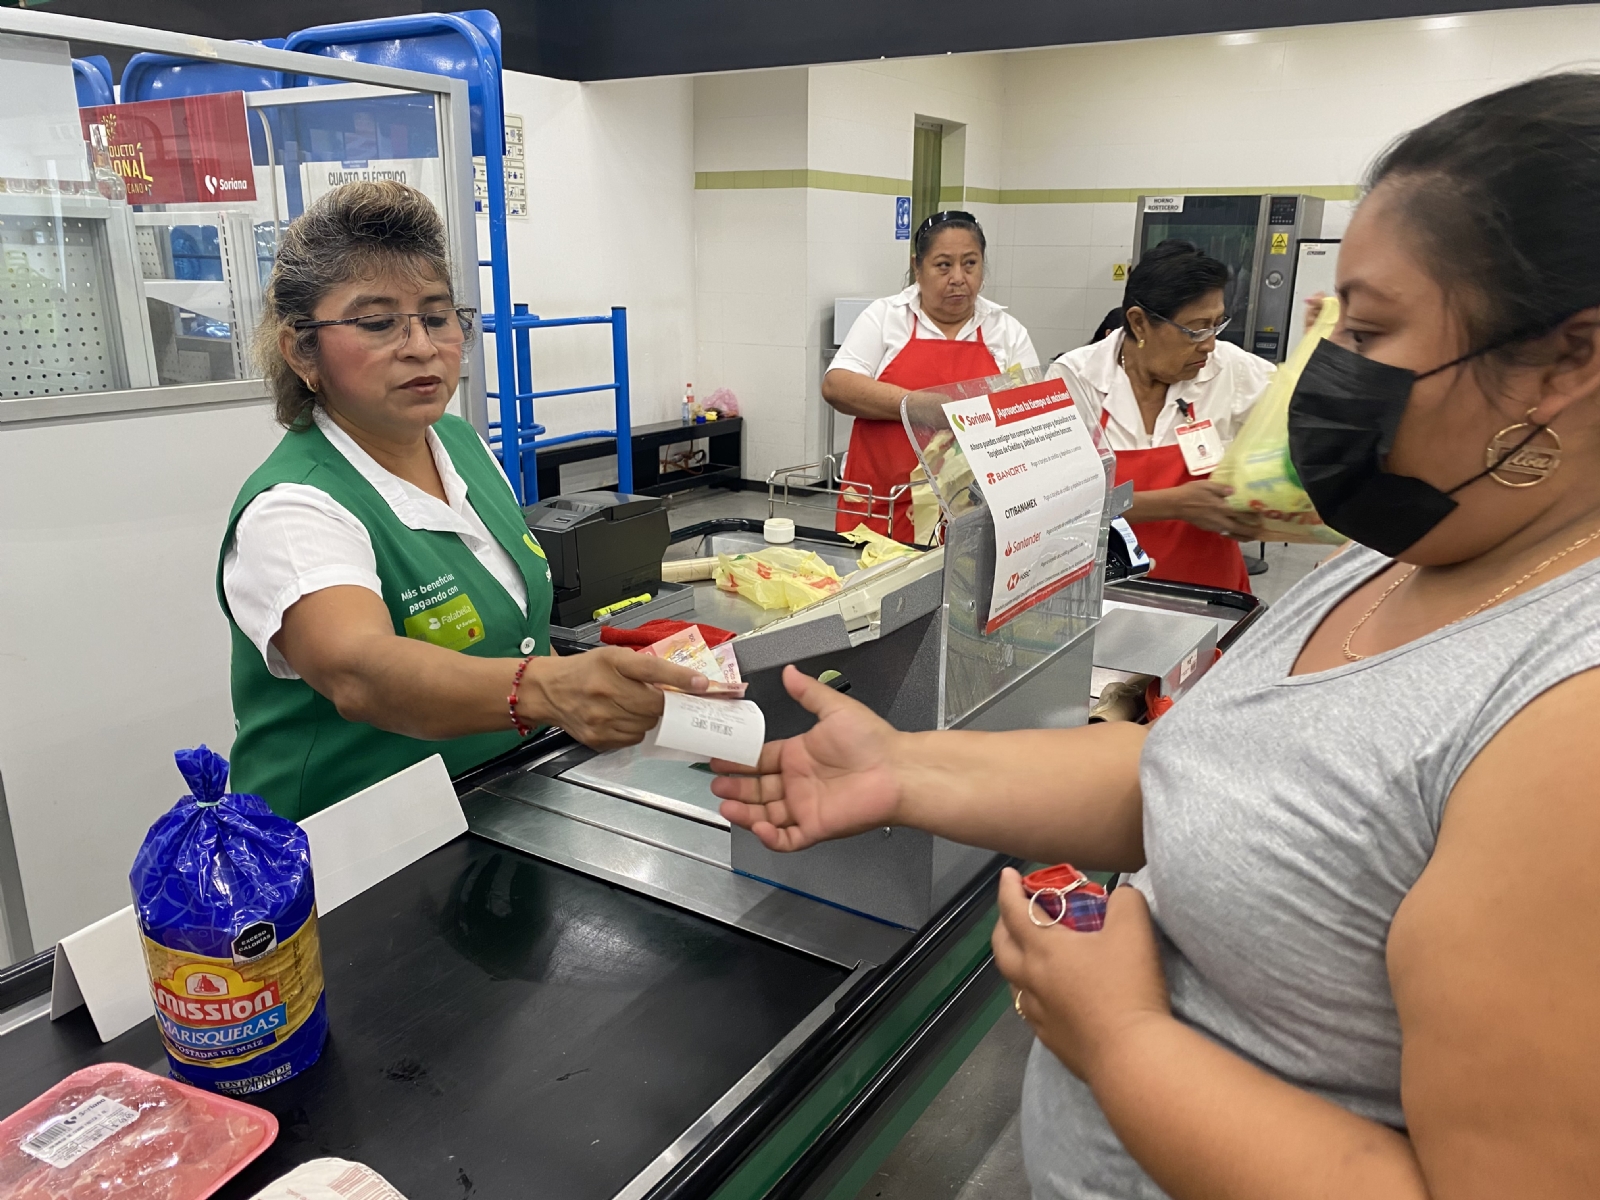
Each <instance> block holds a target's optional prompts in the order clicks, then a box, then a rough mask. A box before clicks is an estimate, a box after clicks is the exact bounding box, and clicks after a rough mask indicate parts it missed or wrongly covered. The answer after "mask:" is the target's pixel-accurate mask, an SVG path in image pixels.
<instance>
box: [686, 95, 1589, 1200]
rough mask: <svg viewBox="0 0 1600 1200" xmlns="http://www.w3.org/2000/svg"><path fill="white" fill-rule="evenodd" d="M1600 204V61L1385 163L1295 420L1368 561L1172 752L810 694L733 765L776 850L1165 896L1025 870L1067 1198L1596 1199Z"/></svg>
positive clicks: (1034, 1104) (1109, 736) (1174, 726)
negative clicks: (1083, 917) (871, 856)
mask: <svg viewBox="0 0 1600 1200" xmlns="http://www.w3.org/2000/svg"><path fill="white" fill-rule="evenodd" d="M1597 218H1600V77H1597V76H1593V75H1587V74H1569V75H1562V76H1552V77H1547V78H1544V79H1539V80H1535V81H1533V82H1531V83H1528V84H1524V85H1521V86H1519V87H1516V88H1511V89H1507V90H1506V91H1503V92H1499V93H1496V94H1494V95H1491V96H1487V97H1484V98H1483V99H1481V100H1477V101H1474V102H1472V103H1470V104H1467V105H1464V106H1462V107H1461V108H1459V109H1456V110H1454V111H1453V112H1450V113H1446V114H1445V115H1444V116H1442V117H1439V118H1438V119H1436V120H1435V121H1433V122H1431V123H1429V124H1428V125H1426V126H1423V127H1422V128H1420V129H1418V130H1415V131H1413V132H1412V133H1411V134H1408V135H1407V136H1406V137H1405V138H1404V139H1402V140H1401V141H1400V142H1399V143H1397V144H1396V145H1395V146H1394V147H1393V148H1392V149H1390V150H1389V151H1388V152H1387V153H1386V154H1385V155H1384V157H1383V158H1382V159H1381V160H1380V162H1379V163H1378V165H1377V166H1376V167H1375V168H1374V171H1373V174H1372V180H1371V187H1370V190H1369V193H1368V197H1367V199H1366V200H1364V201H1363V203H1362V205H1361V207H1360V208H1359V210H1358V211H1357V213H1356V215H1355V217H1354V219H1353V220H1352V222H1351V225H1350V228H1349V231H1348V233H1347V235H1346V239H1345V241H1344V244H1343V247H1342V249H1341V255H1340V261H1339V269H1338V291H1339V299H1340V301H1341V302H1342V311H1341V315H1340V320H1339V325H1338V328H1337V329H1336V330H1335V333H1334V335H1333V337H1332V339H1331V340H1330V341H1328V342H1324V343H1321V344H1319V345H1317V346H1316V348H1315V350H1314V352H1313V353H1312V354H1311V356H1310V359H1309V361H1308V362H1307V363H1306V365H1305V368H1304V371H1303V372H1302V374H1301V375H1300V378H1299V381H1298V383H1297V385H1296V388H1295V392H1294V396H1293V399H1292V402H1291V404H1290V409H1289V445H1290V452H1291V454H1292V456H1293V459H1294V465H1295V467H1296V470H1297V471H1298V473H1299V476H1300V478H1301V480H1302V481H1303V483H1304V485H1305V488H1306V491H1307V493H1308V494H1309V495H1310V497H1311V499H1312V500H1313V501H1314V502H1315V504H1316V507H1317V510H1318V512H1319V513H1320V514H1321V515H1322V517H1323V518H1324V519H1325V520H1326V521H1327V522H1328V524H1329V525H1331V526H1332V527H1333V528H1335V529H1337V530H1339V531H1341V532H1343V533H1345V534H1346V535H1348V536H1349V537H1350V538H1351V539H1352V540H1353V541H1355V542H1357V543H1359V544H1358V545H1356V546H1353V547H1352V548H1350V549H1349V550H1348V551H1346V552H1345V553H1343V554H1341V555H1339V556H1337V557H1336V558H1334V559H1333V560H1332V561H1330V562H1328V563H1326V564H1324V565H1323V566H1322V567H1321V568H1319V569H1318V570H1316V571H1314V572H1313V573H1312V574H1311V575H1310V576H1309V577H1307V578H1306V579H1304V580H1302V581H1301V583H1300V584H1298V585H1297V586H1296V587H1295V588H1294V589H1293V590H1292V591H1291V592H1290V593H1289V594H1288V595H1287V596H1286V597H1285V598H1284V599H1283V600H1282V601H1281V602H1280V603H1279V604H1278V605H1277V606H1276V607H1275V608H1274V610H1273V611H1272V612H1270V613H1268V614H1267V615H1266V617H1265V619H1264V620H1263V621H1262V622H1261V623H1260V624H1259V626H1258V627H1257V628H1255V629H1254V630H1252V631H1250V632H1249V633H1248V634H1247V635H1246V636H1245V637H1244V638H1243V639H1242V640H1241V641H1240V642H1239V644H1238V645H1237V646H1236V647H1235V648H1234V649H1233V650H1231V651H1230V652H1229V653H1228V654H1227V655H1226V656H1225V657H1224V658H1223V659H1222V661H1221V662H1219V663H1218V664H1217V665H1216V666H1215V667H1213V668H1212V670H1211V671H1210V673H1209V674H1208V675H1207V676H1206V677H1205V678H1204V679H1203V680H1202V681H1201V683H1200V684H1199V685H1198V686H1197V687H1196V688H1195V689H1194V690H1193V691H1192V692H1191V694H1189V695H1188V696H1186V697H1185V698H1184V699H1182V700H1181V701H1180V702H1179V703H1178V705H1177V706H1176V707H1175V708H1174V709H1173V710H1172V711H1171V712H1170V713H1168V714H1167V715H1166V716H1164V717H1162V718H1161V719H1160V721H1159V722H1158V723H1157V724H1156V725H1155V726H1154V727H1152V728H1149V729H1148V730H1147V729H1146V728H1145V727H1142V726H1134V725H1125V724H1124V725H1100V726H1094V727H1090V728H1086V729H1073V730H1049V731H1043V730H1041V731H1023V732H1016V733H1002V734H981V733H960V732H944V733H931V734H903V733H898V732H896V731H895V730H893V729H892V728H891V727H890V726H888V725H887V724H886V723H885V722H883V721H882V720H880V719H879V718H877V717H876V716H874V715H873V714H872V713H871V712H870V711H868V710H867V709H865V708H864V707H863V706H861V705H859V704H857V703H855V702H854V701H852V700H850V699H849V698H847V697H844V696H840V695H838V694H837V693H836V692H834V691H833V690H832V689H830V688H827V687H825V686H823V685H821V684H819V683H817V682H816V681H814V680H810V679H808V678H807V677H805V676H803V675H801V674H800V673H799V672H798V671H795V670H793V669H792V668H791V669H789V671H788V672H787V673H786V679H785V682H786V684H787V685H788V687H789V690H790V693H791V694H792V695H793V696H794V697H795V698H796V699H797V700H799V701H800V702H801V703H802V704H804V705H805V706H806V707H807V708H808V709H810V710H811V711H812V712H813V713H815V714H816V715H817V717H818V721H817V724H816V725H815V726H814V727H813V728H812V729H811V730H810V731H808V732H807V733H805V734H803V735H801V736H799V737H796V738H792V739H789V740H788V741H786V742H780V743H773V744H771V745H769V746H768V747H767V748H766V750H765V751H764V752H763V754H762V759H761V763H760V765H759V767H757V768H756V770H755V771H754V772H747V771H744V770H743V769H741V768H737V767H735V766H733V765H732V764H725V763H719V764H717V767H718V769H719V771H724V772H725V774H724V776H723V777H722V778H719V779H718V780H717V781H716V782H715V784H714V785H713V787H714V790H715V791H716V793H717V794H718V795H719V796H721V797H722V798H723V800H724V804H723V813H724V815H726V816H727V817H728V818H729V819H730V820H731V821H734V822H736V823H738V824H740V825H742V826H745V827H746V828H749V829H752V830H753V831H754V832H755V833H756V835H757V836H758V837H760V838H761V839H762V841H763V842H765V843H766V844H767V845H768V846H771V847H772V848H774V849H780V850H803V849H804V848H805V847H806V846H809V845H811V844H813V843H814V842H816V841H819V840H822V839H824V838H831V837H843V836H849V835H852V834H856V833H860V832H863V831H865V830H868V829H871V828H873V827H875V826H882V825H889V824H896V823H899V824H906V825H913V826H916V827H919V828H923V829H927V830H930V831H932V832H935V833H938V834H941V835H943V836H946V837H951V838H956V839H958V840H961V841H964V842H968V843H970V844H974V845H982V846H989V847H993V848H995V849H998V850H1003V851H1006V852H1008V853H1011V854H1014V855H1017V856H1019V857H1022V858H1026V859H1034V860H1039V861H1046V862H1054V861H1060V860H1070V861H1072V862H1073V863H1075V864H1077V865H1079V866H1081V867H1084V868H1088V869H1103V870H1119V871H1136V874H1134V876H1133V878H1132V881H1131V882H1132V885H1133V886H1131V887H1124V888H1119V889H1118V890H1117V891H1116V892H1115V893H1114V894H1113V895H1112V897H1111V902H1110V904H1109V906H1108V910H1107V916H1106V923H1105V927H1104V929H1102V930H1101V931H1099V932H1097V933H1075V932H1072V931H1069V930H1065V929H1062V928H1059V927H1056V928H1050V927H1039V926H1037V925H1036V924H1034V923H1033V922H1032V921H1030V919H1029V910H1028V904H1027V900H1026V897H1025V895H1024V893H1023V891H1022V888H1021V883H1020V880H1019V878H1018V877H1017V875H1016V873H1015V872H1012V871H1007V872H1005V873H1004V874H1003V876H1002V881H1001V886H1000V921H999V924H998V925H997V926H996V929H995V934H994V948H995V960H996V962H997V964H998V965H999V967H1000V969H1001V971H1002V972H1003V973H1004V974H1005V975H1006V977H1007V979H1008V980H1009V981H1010V982H1011V984H1012V986H1013V988H1014V998H1015V1004H1016V1008H1017V1011H1018V1013H1019V1014H1021V1015H1022V1016H1023V1017H1024V1018H1025V1019H1026V1020H1027V1021H1028V1022H1029V1023H1030V1024H1031V1025H1032V1026H1033V1028H1034V1030H1035V1032H1036V1033H1037V1035H1038V1037H1039V1042H1038V1043H1037V1044H1036V1045H1035V1047H1034V1051H1033V1055H1032V1058H1031V1060H1030V1063H1029V1069H1028V1075H1027V1079H1026V1082H1025V1086H1024V1104H1023V1145H1024V1152H1025V1156H1026V1159H1027V1164H1028V1172H1029V1177H1030V1179H1031V1181H1032V1184H1033V1190H1034V1195H1035V1197H1036V1200H1056V1198H1061V1200H1066V1198H1072V1200H1079V1198H1085V1200H1158V1198H1160V1197H1163V1196H1170V1197H1173V1198H1174V1200H1191V1198H1196V1200H1197V1198H1200V1197H1206V1198H1208V1200H1210V1198H1217V1197H1227V1198H1229V1200H1311V1198H1313V1197H1316V1198H1326V1197H1341V1198H1342V1197H1361V1198H1363V1200H1365V1198H1368V1197H1382V1198H1384V1200H1390V1198H1392V1200H1466V1198H1468V1197H1472V1198H1477V1197H1488V1196H1494V1197H1496V1198H1500V1197H1506V1196H1518V1197H1520V1196H1530V1197H1532V1196H1536V1197H1539V1198H1540V1200H1576V1198H1578V1197H1594V1196H1596V1195H1600V1018H1597V1016H1596V1014H1597V1013H1600V1007H1597V1005H1600V870H1597V869H1596V867H1595V861H1594V860H1595V857H1596V853H1597V852H1600V722H1597V721H1596V719H1595V716H1594V714H1595V713H1596V712H1597V711H1600V671H1597V670H1595V668H1596V667H1600V239H1597V238H1595V237H1593V236H1592V229H1593V226H1594V224H1595V222H1596V219H1597Z"/></svg>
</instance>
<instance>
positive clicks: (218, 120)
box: [0, 13, 482, 415]
mask: <svg viewBox="0 0 1600 1200" xmlns="http://www.w3.org/2000/svg"><path fill="white" fill-rule="evenodd" d="M28 18H33V19H35V20H37V19H39V15H38V14H15V13H6V14H3V15H0V27H3V26H4V25H15V24H17V23H19V22H25V21H26V20H27V19H28ZM54 20H55V21H56V22H58V23H59V22H61V21H67V22H71V21H72V20H73V19H71V18H54ZM76 23H77V24H83V25H94V24H95V23H92V22H76ZM101 28H106V29H121V28H125V27H117V26H105V27H101ZM75 36H77V35H75ZM152 36H153V37H155V36H158V35H152ZM159 36H170V35H159ZM102 40H109V39H104V38H103V39H102ZM133 41H134V39H130V44H132V43H133ZM192 41H193V40H192V39H191V42H192ZM208 44H210V45H214V46H217V47H220V48H221V50H220V58H221V62H220V63H219V64H217V65H218V66H222V65H225V64H226V63H227V60H228V58H229V54H230V50H231V51H232V52H233V53H239V51H238V48H237V46H236V45H235V44H232V43H226V42H217V43H208ZM251 52H252V53H253V54H255V55H256V56H258V57H259V56H261V55H277V56H278V57H279V58H281V59H282V60H284V61H285V62H293V63H304V62H305V61H306V59H305V56H300V55H287V54H283V53H282V52H278V51H270V50H262V49H261V48H257V47H252V49H251ZM175 61H178V60H175ZM316 61H317V62H318V63H319V64H321V63H326V64H327V65H326V66H324V67H322V68H321V71H320V75H321V76H323V77H332V78H331V79H329V80H328V82H327V85H326V86H306V87H293V88H283V89H272V90H267V91H243V92H241V91H223V92H217V93H207V94H198V95H176V96H172V97H170V98H161V99H154V100H143V101H134V102H131V103H123V104H115V105H106V104H96V105H91V106H90V107H86V108H82V109H80V108H79V106H78V94H77V89H76V86H75V82H74V73H73V64H72V59H71V56H70V53H69V51H68V44H67V42H66V41H64V40H60V39H56V38H48V37H42V36H27V35H21V34H17V33H14V32H13V33H4V32H0V78H4V79H6V81H7V86H6V92H7V96H8V100H7V105H8V108H10V109H11V110H12V111H10V112H8V113H6V114H3V115H0V351H4V354H3V355H0V364H9V365H7V366H5V367H4V369H3V370H0V403H3V402H5V401H27V400H30V399H33V400H42V399H45V398H49V397H59V396H80V395H82V394H84V393H95V392H124V391H127V390H130V389H143V388H175V387H191V386H195V385H206V384H215V383H220V382H225V381H240V380H253V379H255V378H257V377H258V376H259V370H258V369H257V368H256V366H255V364H254V362H253V357H252V354H251V342H252V338H253V336H254V334H255V331H256V328H257V326H258V325H259V323H260V321H261V319H262V316H263V311H264V288H265V284H266V282H267V278H268V276H269V274H270V272H271V270H272V264H273V260H274V258H275V256H276V253H277V248H278V243H279V240H280V238H281V237H282V234H283V231H284V229H285V228H286V227H287V225H288V223H289V222H290V221H292V220H293V219H294V218H295V217H297V216H299V215H300V214H301V213H302V212H304V211H305V208H306V207H307V205H309V204H311V203H312V202H313V201H315V200H316V199H317V198H318V197H320V196H322V195H324V194H325V193H327V192H328V191H330V190H331V189H332V188H334V187H337V186H338V185H339V184H341V183H345V182H348V181H351V180H362V179H393V180H398V181H399V182H402V183H406V184H409V185H410V186H412V187H415V188H417V189H419V190H420V191H422V192H423V193H424V194H426V195H427V196H428V197H429V199H430V200H432V201H433V203H434V205H435V206H436V207H437V208H438V209H439V211H440V214H441V216H443V217H444V220H445V224H446V228H447V230H449V231H450V242H451V253H452V258H453V259H454V262H455V270H456V287H457V293H458V295H459V296H461V298H462V300H461V302H462V303H464V304H467V305H469V306H476V305H477V271H476V269H475V264H476V261H477V248H476V233H475V228H474V222H473V218H472V216H471V213H470V211H469V212H465V213H463V212H462V211H460V210H461V209H462V208H463V207H465V205H464V203H463V197H470V194H471V193H470V186H471V185H470V178H471V160H470V155H469V154H468V153H467V147H465V146H458V143H459V142H461V141H462V138H463V132H464V122H462V125H461V127H459V128H458V127H457V126H456V124H455V119H454V116H455V115H454V114H453V113H452V111H451V104H452V103H453V101H454V100H455V97H454V96H453V94H452V93H453V90H455V91H461V90H464V89H462V85H460V84H458V83H455V82H454V81H451V80H448V79H444V78H439V79H438V80H437V90H429V89H428V88H426V87H422V88H408V87H402V86H392V85H385V84H376V83H372V82H349V81H348V79H349V78H350V77H351V76H355V77H358V78H360V77H362V76H365V77H372V76H374V75H376V76H378V77H383V76H385V75H388V76H393V77H396V78H404V79H408V80H429V79H432V78H433V77H427V76H418V75H415V74H412V73H410V72H398V71H389V70H386V69H385V68H379V67H371V66H367V65H365V64H347V63H344V62H342V61H335V60H326V59H317V60H316ZM210 66H212V64H211V63H208V62H199V61H196V62H195V63H193V64H192V67H191V70H192V71H203V70H205V69H207V68H208V67H210ZM236 73H237V72H236ZM267 74H270V72H268V73H267ZM286 76H287V72H286ZM341 76H342V77H343V79H344V81H341V79H340V77H341ZM219 78H220V75H219ZM474 378H476V379H477V380H478V381H479V382H478V383H477V385H476V386H477V389H478V390H479V391H481V387H482V385H481V379H482V371H481V366H480V367H479V368H478V370H477V371H476V372H474V371H473V369H472V366H471V361H470V358H469V359H468V361H467V362H466V363H465V364H464V366H463V384H464V385H465V386H469V387H470V386H472V384H471V382H470V381H471V380H473V379H474ZM219 398H223V397H220V396H219ZM226 398H230V399H237V398H239V397H237V396H234V395H231V394H230V395H229V396H228V397H226ZM186 402H197V403H203V402H205V397H204V396H196V397H195V398H194V400H193V401H186ZM11 407H12V409H13V410H14V409H15V408H16V406H11ZM40 411H41V412H43V413H46V414H48V412H49V411H51V410H49V409H43V410H40ZM72 411H73V412H81V411H85V410H84V409H83V408H82V407H81V406H80V407H78V408H75V409H73V410H72ZM89 411H92V409H91V410H89ZM7 415H10V414H9V413H7Z"/></svg>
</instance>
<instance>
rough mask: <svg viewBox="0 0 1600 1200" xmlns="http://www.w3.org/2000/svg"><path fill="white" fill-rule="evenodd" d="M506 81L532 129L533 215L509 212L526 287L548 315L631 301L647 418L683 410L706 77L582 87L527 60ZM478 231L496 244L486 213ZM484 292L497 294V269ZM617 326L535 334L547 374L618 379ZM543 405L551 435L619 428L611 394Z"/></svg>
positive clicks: (540, 380)
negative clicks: (698, 107) (697, 110)
mask: <svg viewBox="0 0 1600 1200" xmlns="http://www.w3.org/2000/svg"><path fill="white" fill-rule="evenodd" d="M504 80H505V97H506V111H507V112H512V113H518V114H520V115H521V116H522V118H523V120H524V122H525V125H524V128H525V129H526V131H527V138H528V147H527V161H528V203H529V208H530V211H531V212H532V213H533V217H532V219H531V220H528V221H511V222H509V223H508V225H509V229H508V234H507V238H508V242H509V246H510V252H511V279H512V296H513V298H514V299H515V300H519V301H525V302H527V303H528V305H529V307H530V308H531V309H532V311H534V312H536V313H538V314H540V315H541V316H547V317H553V316H577V315H588V314H598V313H603V312H607V311H609V310H610V308H611V306H612V305H615V304H620V305H624V306H626V307H627V309H628V332H629V357H630V365H631V371H630V376H631V383H632V390H633V398H632V399H633V420H634V423H635V424H647V423H649V422H652V421H661V420H666V419H668V417H669V416H676V415H677V411H678V402H679V400H680V399H681V396H682V388H683V382H684V380H686V379H688V378H690V376H691V375H692V374H693V368H694V363H695V359H696V350H695V338H696V332H697V331H696V323H695V286H694V279H695V268H694V198H695V192H694V162H693V147H694V91H695V83H694V81H693V80H689V79H644V80H621V81H611V82H604V83H588V84H580V83H571V82H567V81H565V80H556V79H544V78H541V77H539V76H535V75H524V74H521V73H518V72H515V71H507V72H506V73H505V77H504ZM478 240H479V245H480V246H482V247H485V248H486V247H487V246H488V230H487V222H484V221H480V223H479V229H478ZM483 289H484V295H485V297H487V296H488V295H489V291H488V272H487V271H485V272H484V273H483ZM609 334H610V330H609V328H608V327H606V326H597V327H590V328H583V327H580V328H573V329H553V330H542V331H538V332H536V333H535V334H534V335H533V338H532V348H533V365H534V379H535V383H536V385H537V386H538V387H539V388H540V389H541V390H542V389H544V388H559V387H576V386H581V385H583V384H589V383H600V382H603V381H605V380H608V379H610V377H611V341H610V336H609ZM491 378H492V373H491ZM490 386H491V387H493V386H494V385H493V383H492V382H491V384H490ZM490 403H491V405H493V403H494V402H493V401H491V402H490ZM536 413H537V416H538V419H539V421H540V422H541V423H542V424H544V425H545V426H546V427H547V428H548V430H549V432H550V433H552V434H556V433H568V432H573V431H576V430H580V429H596V428H609V427H610V426H611V424H612V401H611V396H610V393H596V394H594V395H590V396H572V397H563V398H561V399H557V400H547V401H543V402H542V403H541V404H540V405H539V407H538V408H537V410H536Z"/></svg>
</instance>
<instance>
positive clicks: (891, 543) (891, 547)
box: [843, 468, 922, 571]
mask: <svg viewBox="0 0 1600 1200" xmlns="http://www.w3.org/2000/svg"><path fill="white" fill-rule="evenodd" d="M919 469H920V468H919ZM843 536H844V539H845V541H847V542H854V543H855V544H856V545H858V546H860V547H861V554H860V557H858V558H857V559H856V566H858V567H860V568H861V569H862V570H863V571H865V570H866V569H867V568H868V567H875V566H877V565H878V564H879V563H881V562H888V561H889V560H890V559H891V558H906V557H914V556H915V555H918V554H921V553H922V551H921V550H918V549H917V548H916V547H915V546H907V545H906V544H905V543H904V542H897V541H895V540H894V539H893V538H891V537H884V536H883V534H881V533H879V532H878V531H877V530H875V529H868V528H867V527H866V526H865V525H857V526H856V527H855V528H854V529H852V530H851V531H850V532H849V533H847V534H844V535H843Z"/></svg>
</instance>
